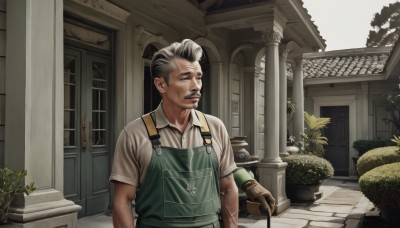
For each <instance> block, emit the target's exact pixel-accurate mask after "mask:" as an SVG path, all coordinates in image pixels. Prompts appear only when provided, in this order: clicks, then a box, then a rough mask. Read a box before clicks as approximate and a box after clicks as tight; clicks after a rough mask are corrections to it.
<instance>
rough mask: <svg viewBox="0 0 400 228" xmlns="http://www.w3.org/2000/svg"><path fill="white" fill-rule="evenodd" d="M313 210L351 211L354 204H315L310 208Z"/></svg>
mask: <svg viewBox="0 0 400 228" xmlns="http://www.w3.org/2000/svg"><path fill="white" fill-rule="evenodd" d="M309 209H310V210H311V211H321V212H333V213H335V212H336V213H350V212H351V210H352V209H353V207H352V206H345V205H343V206H337V205H329V204H321V205H319V206H313V207H310V208H309Z"/></svg>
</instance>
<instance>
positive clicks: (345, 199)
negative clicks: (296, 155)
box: [77, 179, 374, 228]
mask: <svg viewBox="0 0 400 228" xmlns="http://www.w3.org/2000/svg"><path fill="white" fill-rule="evenodd" d="M320 192H322V196H321V198H320V199H318V200H317V201H315V202H313V203H312V204H298V203H292V204H291V206H290V208H289V209H287V210H286V211H284V212H282V213H281V214H279V215H277V216H273V217H272V219H271V227H272V228H301V227H307V228H313V227H345V228H353V227H354V228H356V227H362V223H363V218H364V215H365V214H366V213H367V212H369V211H371V210H373V208H374V206H373V204H372V203H371V202H370V201H369V200H368V199H367V198H366V197H364V195H363V194H362V193H361V192H360V190H359V188H358V184H357V181H356V180H349V179H329V180H325V181H324V182H323V184H322V185H321V187H320ZM77 227H78V228H111V227H112V222H111V216H110V215H107V214H98V215H93V216H88V217H84V218H81V219H78V225H77ZM266 227H267V225H266V218H265V217H262V216H247V217H245V218H239V226H238V228H266Z"/></svg>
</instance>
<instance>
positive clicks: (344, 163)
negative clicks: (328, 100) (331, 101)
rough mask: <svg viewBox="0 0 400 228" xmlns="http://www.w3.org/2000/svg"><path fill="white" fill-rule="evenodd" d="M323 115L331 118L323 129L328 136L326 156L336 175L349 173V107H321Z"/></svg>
mask: <svg viewBox="0 0 400 228" xmlns="http://www.w3.org/2000/svg"><path fill="white" fill-rule="evenodd" d="M321 117H329V118H331V123H330V124H328V125H327V128H325V129H323V135H325V136H326V137H327V138H328V145H327V146H325V155H324V157H325V158H326V159H327V160H328V161H330V162H331V163H332V166H333V168H334V169H335V174H334V175H335V176H348V175H349V107H348V106H326V107H321Z"/></svg>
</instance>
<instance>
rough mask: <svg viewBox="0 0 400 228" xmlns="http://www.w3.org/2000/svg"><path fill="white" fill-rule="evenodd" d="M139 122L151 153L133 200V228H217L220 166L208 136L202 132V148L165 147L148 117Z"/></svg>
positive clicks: (148, 115)
mask: <svg viewBox="0 0 400 228" xmlns="http://www.w3.org/2000/svg"><path fill="white" fill-rule="evenodd" d="M198 115H199V114H198ZM201 115H203V114H202V113H201ZM146 116H147V117H146ZM203 118H204V116H203ZM203 118H200V120H202V119H203ZM142 119H143V121H144V123H145V125H146V128H147V131H148V133H149V138H150V140H151V141H152V144H153V151H152V157H151V161H150V164H149V167H148V170H147V173H146V177H145V178H144V181H143V184H142V185H141V186H140V187H139V191H138V192H137V195H136V199H135V203H136V204H135V205H136V207H135V208H136V213H137V214H138V219H137V222H136V226H137V227H138V228H143V227H152V228H156V227H182V228H189V227H199V228H200V227H201V228H208V227H210V228H213V227H217V228H219V227H220V224H219V222H220V218H219V214H220V210H221V202H220V196H219V165H218V159H217V156H216V154H215V151H214V149H213V148H212V145H211V143H212V142H211V134H210V132H209V131H208V132H203V128H202V129H201V133H202V136H203V139H204V144H205V145H204V146H201V147H197V148H191V149H178V148H170V147H164V146H161V144H160V141H159V138H160V136H159V134H158V130H157V129H156V128H155V123H154V120H153V118H152V117H151V115H150V114H147V115H145V116H143V117H142ZM204 119H205V118H204ZM202 125H204V124H203V123H202ZM207 130H208V125H207Z"/></svg>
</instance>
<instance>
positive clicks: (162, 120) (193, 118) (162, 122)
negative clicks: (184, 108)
mask: <svg viewBox="0 0 400 228" xmlns="http://www.w3.org/2000/svg"><path fill="white" fill-rule="evenodd" d="M154 114H155V122H156V128H158V129H161V128H164V127H167V126H171V124H170V122H169V121H168V119H167V117H166V116H165V113H164V110H163V109H162V106H161V103H160V104H159V105H158V107H157V108H156V110H155V111H154ZM189 124H191V125H194V126H197V127H201V123H200V120H199V118H198V117H197V115H196V112H195V110H194V109H191V110H190V120H189Z"/></svg>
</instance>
